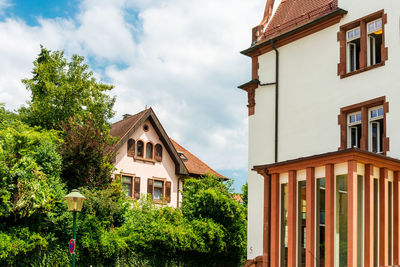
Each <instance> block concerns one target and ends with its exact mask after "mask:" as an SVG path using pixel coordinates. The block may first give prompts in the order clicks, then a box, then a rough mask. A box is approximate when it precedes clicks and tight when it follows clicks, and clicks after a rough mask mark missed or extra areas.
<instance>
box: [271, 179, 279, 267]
mask: <svg viewBox="0 0 400 267" xmlns="http://www.w3.org/2000/svg"><path fill="white" fill-rule="evenodd" d="M279 186H280V182H279V174H272V175H271V267H279V248H280V246H279V232H280V231H279V230H280V229H279V228H280V227H279V198H280V196H279V195H280V193H279V190H280V188H279Z"/></svg>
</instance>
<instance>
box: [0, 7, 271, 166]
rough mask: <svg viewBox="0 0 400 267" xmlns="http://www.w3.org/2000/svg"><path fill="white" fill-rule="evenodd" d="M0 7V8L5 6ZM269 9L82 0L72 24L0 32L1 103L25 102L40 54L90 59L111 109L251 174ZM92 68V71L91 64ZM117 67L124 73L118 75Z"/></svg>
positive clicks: (1, 25) (8, 23) (11, 26)
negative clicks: (148, 119) (250, 88)
mask: <svg viewBox="0 0 400 267" xmlns="http://www.w3.org/2000/svg"><path fill="white" fill-rule="evenodd" d="M3 2H4V0H0V10H1V3H3ZM264 5H265V1H261V0H252V1H250V0H249V1H243V0H219V1H215V0H192V1H188V0H162V1H159V0H157V1H156V0H146V1H144V0H132V1H127V0H118V1H107V0H100V1H99V0H96V1H95V0H86V1H84V2H83V3H81V5H80V6H79V8H80V12H79V14H78V15H77V16H76V17H75V18H72V19H71V18H70V19H64V18H59V19H46V18H40V19H39V20H38V22H39V25H38V26H35V27H31V26H28V25H26V24H25V22H24V21H22V20H15V19H8V20H5V21H4V22H0V35H1V36H7V38H3V41H2V42H0V58H2V60H1V61H0V102H6V103H7V107H8V108H12V109H14V108H17V107H19V106H20V105H21V104H23V103H24V102H25V101H26V100H28V93H27V92H26V90H25V89H24V87H23V86H22V84H21V83H20V79H21V78H24V77H28V76H29V72H30V70H31V68H32V63H31V62H32V61H33V60H34V58H35V57H36V55H37V54H38V52H39V44H43V45H44V46H45V47H47V48H49V49H65V51H66V53H67V54H68V55H70V54H73V53H78V54H81V55H84V56H87V57H90V58H91V59H92V61H93V60H94V62H95V63H96V66H93V67H95V68H96V67H98V66H99V65H100V64H104V66H103V67H104V70H103V71H100V72H99V69H95V70H96V72H97V73H102V74H101V75H103V76H102V77H103V78H104V79H106V80H107V81H110V82H111V83H113V84H114V85H115V91H114V94H116V95H117V104H116V106H115V109H116V111H117V116H118V118H116V119H119V118H120V117H121V115H122V114H124V113H134V112H138V111H140V110H141V109H143V108H144V107H145V105H148V106H152V107H153V108H154V109H155V111H156V113H157V115H158V117H159V118H160V120H161V122H162V123H163V125H164V127H165V128H166V130H167V132H168V133H169V135H170V136H171V137H173V138H174V139H176V140H177V141H178V142H180V143H181V144H182V145H183V146H186V147H187V148H188V149H190V150H191V151H192V152H193V153H194V154H196V155H197V156H198V157H199V158H201V159H203V160H204V161H205V162H207V163H208V164H209V165H210V166H211V167H213V168H216V169H238V170H239V169H240V170H243V169H246V168H247V110H246V104H247V97H246V95H245V93H244V92H241V91H240V90H239V89H237V88H236V86H237V85H238V84H241V83H243V82H246V81H247V80H249V79H250V59H248V58H246V57H244V56H242V55H240V54H239V51H240V50H242V49H245V48H247V47H248V46H249V44H250V42H251V28H252V27H253V26H255V25H256V24H257V23H258V22H259V21H261V18H262V14H263V11H264ZM92 61H91V62H92ZM121 64H123V65H124V66H125V67H124V68H121Z"/></svg>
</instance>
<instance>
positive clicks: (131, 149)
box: [127, 138, 135, 157]
mask: <svg viewBox="0 0 400 267" xmlns="http://www.w3.org/2000/svg"><path fill="white" fill-rule="evenodd" d="M127 152H128V157H134V156H135V140H134V139H132V138H130V139H129V140H128V151H127Z"/></svg>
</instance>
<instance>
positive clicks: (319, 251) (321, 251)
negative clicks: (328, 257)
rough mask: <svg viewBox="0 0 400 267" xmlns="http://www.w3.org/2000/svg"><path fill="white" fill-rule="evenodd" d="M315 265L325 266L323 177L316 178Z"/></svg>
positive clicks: (318, 266)
mask: <svg viewBox="0 0 400 267" xmlns="http://www.w3.org/2000/svg"><path fill="white" fill-rule="evenodd" d="M316 193H317V199H316V202H315V204H316V210H317V212H316V216H315V218H316V220H317V221H316V227H317V231H316V242H315V244H316V248H315V249H316V261H317V262H316V267H324V266H325V178H320V179H317V186H316Z"/></svg>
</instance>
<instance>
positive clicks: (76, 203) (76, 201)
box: [65, 189, 86, 212]
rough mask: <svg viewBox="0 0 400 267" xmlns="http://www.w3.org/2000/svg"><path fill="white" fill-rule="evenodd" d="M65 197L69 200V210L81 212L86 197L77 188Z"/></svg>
mask: <svg viewBox="0 0 400 267" xmlns="http://www.w3.org/2000/svg"><path fill="white" fill-rule="evenodd" d="M65 199H66V201H67V206H68V211H78V212H80V211H81V210H82V205H83V202H84V201H85V199H86V198H85V197H84V196H83V195H82V194H80V193H79V191H78V190H77V189H73V190H72V192H71V193H69V194H68V195H66V196H65Z"/></svg>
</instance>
